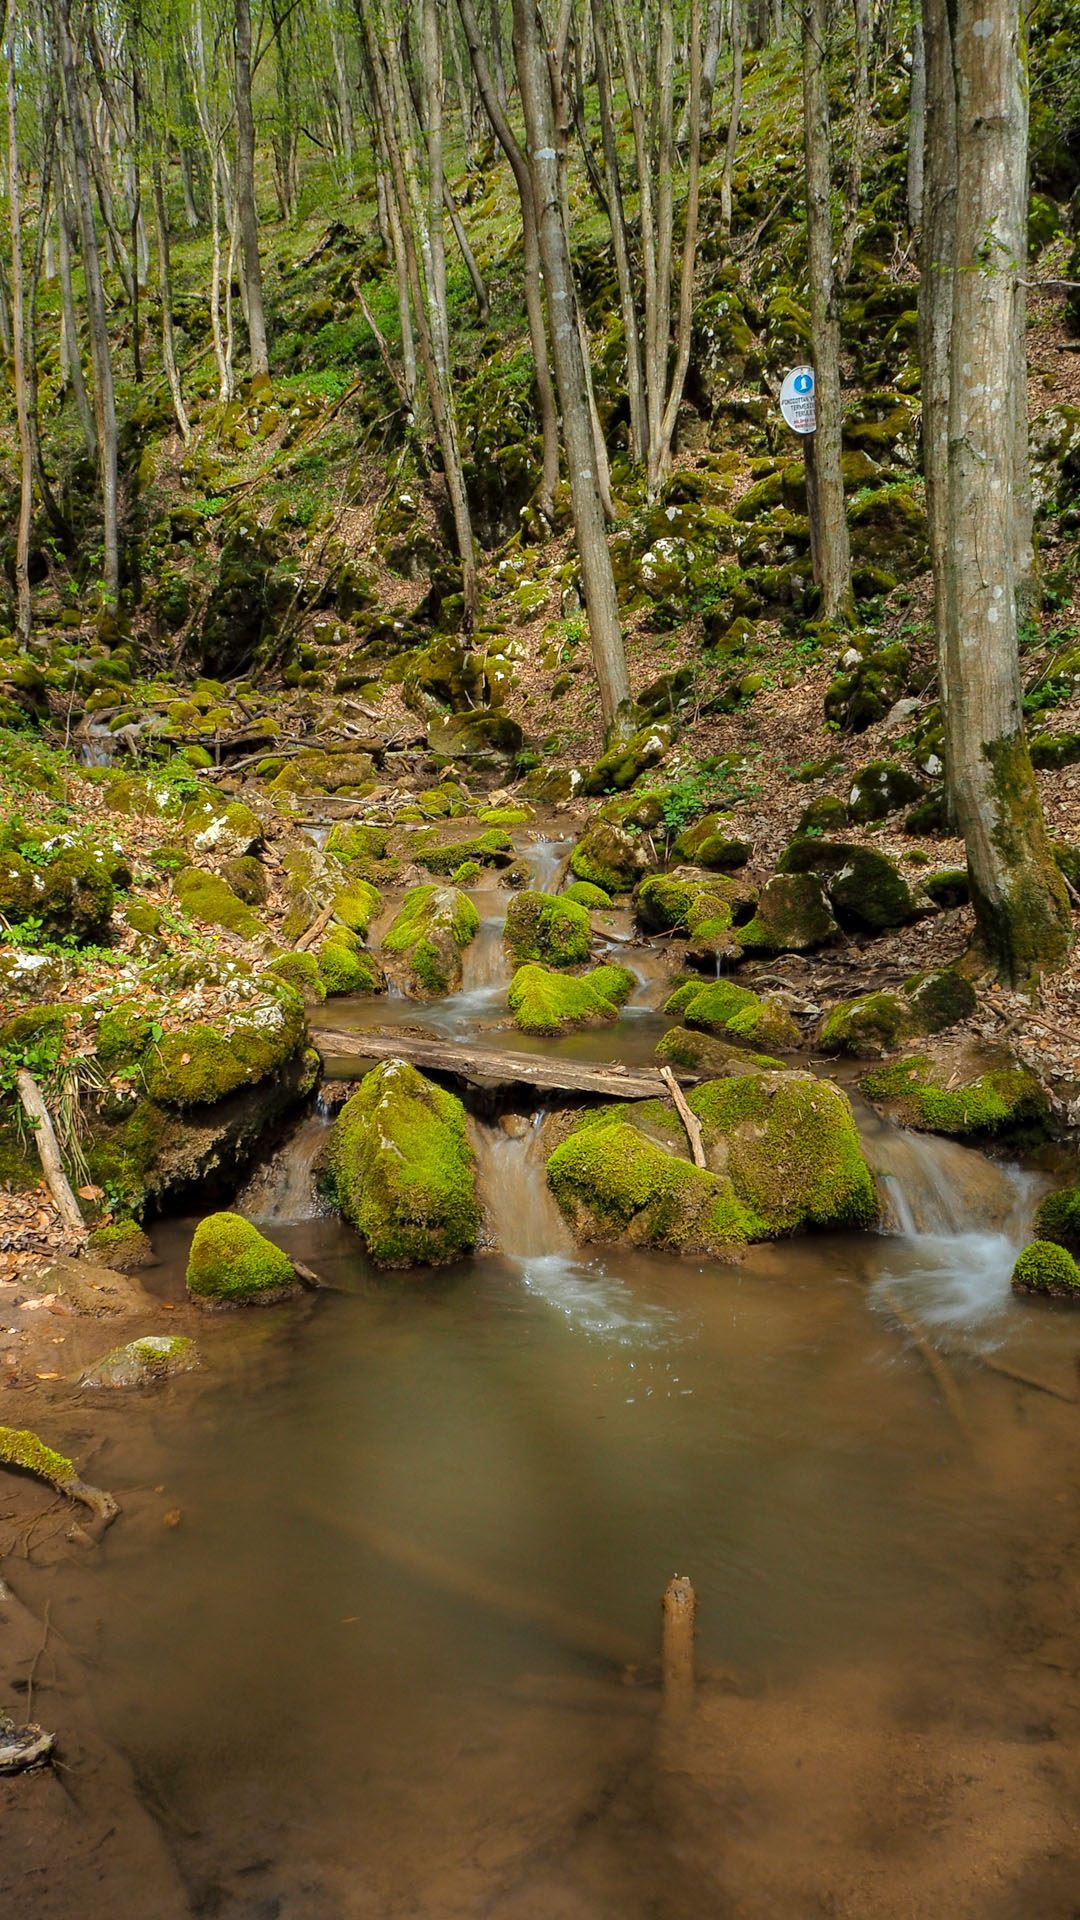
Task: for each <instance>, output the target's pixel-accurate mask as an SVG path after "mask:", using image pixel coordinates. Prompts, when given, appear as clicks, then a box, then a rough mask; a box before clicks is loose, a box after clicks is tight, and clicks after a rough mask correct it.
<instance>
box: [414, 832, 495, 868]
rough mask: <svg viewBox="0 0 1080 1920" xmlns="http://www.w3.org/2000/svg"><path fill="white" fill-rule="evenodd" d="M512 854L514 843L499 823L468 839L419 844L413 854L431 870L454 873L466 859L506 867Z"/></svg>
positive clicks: (421, 863) (488, 865) (423, 865)
mask: <svg viewBox="0 0 1080 1920" xmlns="http://www.w3.org/2000/svg"><path fill="white" fill-rule="evenodd" d="M513 857H514V843H513V841H512V840H511V838H510V835H509V834H508V833H504V832H503V831H502V830H501V829H500V828H499V827H488V829H487V831H486V832H485V833H480V834H477V835H476V836H475V837H474V838H473V839H471V840H447V841H439V842H436V843H434V844H431V845H424V846H421V847H418V848H417V850H416V858H417V860H418V861H419V862H420V865H421V866H422V867H427V868H428V870H429V872H431V873H445V874H451V873H456V872H457V870H458V868H459V867H460V866H461V865H462V864H463V863H464V862H466V861H469V862H472V861H475V862H476V863H477V864H478V865H479V866H482V867H507V866H509V865H510V862H511V860H512V859H513Z"/></svg>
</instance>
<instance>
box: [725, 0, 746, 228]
mask: <svg viewBox="0 0 1080 1920" xmlns="http://www.w3.org/2000/svg"><path fill="white" fill-rule="evenodd" d="M742 50H743V21H742V0H731V116H730V118H729V120H728V130H727V145H726V147H725V148H724V171H723V175H722V177H721V180H720V225H721V228H722V229H723V231H724V232H725V233H730V232H731V180H732V175H733V173H734V171H735V149H736V147H737V145H738V141H739V116H740V114H741V113H742Z"/></svg>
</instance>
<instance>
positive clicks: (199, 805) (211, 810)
mask: <svg viewBox="0 0 1080 1920" xmlns="http://www.w3.org/2000/svg"><path fill="white" fill-rule="evenodd" d="M181 824H182V825H183V828H184V831H185V833H190V834H191V835H192V845H193V847H194V850H195V852H196V853H212V854H216V855H217V856H218V857H219V858H224V857H228V858H230V859H235V858H237V857H238V856H239V855H242V854H248V853H255V852H257V850H258V848H259V847H261V846H262V843H263V830H262V822H261V821H260V819H259V817H258V815H257V814H255V813H252V811H251V808H250V807H245V806H244V805H243V803H242V801H239V800H230V801H225V800H224V799H223V798H222V796H221V795H219V794H202V795H200V796H199V798H198V799H197V800H189V802H188V804H187V806H186V807H185V808H184V811H183V814H182V816H181Z"/></svg>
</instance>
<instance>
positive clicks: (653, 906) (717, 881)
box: [634, 867, 758, 953]
mask: <svg viewBox="0 0 1080 1920" xmlns="http://www.w3.org/2000/svg"><path fill="white" fill-rule="evenodd" d="M757 898H758V893H757V888H756V887H753V886H751V885H749V883H747V882H745V881H742V880H733V879H732V878H731V877H730V876H729V875H727V874H716V873H705V872H703V871H701V870H700V869H695V868H693V867H677V868H676V869H675V870H674V872H672V873H656V874H650V876H649V878H648V879H647V880H643V881H642V883H641V885H640V887H639V888H638V890H637V893H636V894H635V896H634V912H635V914H636V916H637V919H638V922H639V924H640V925H641V926H642V927H643V928H644V930H645V932H646V933H677V934H685V935H686V937H687V939H688V940H690V941H692V942H693V943H694V944H695V945H699V946H704V945H705V944H706V943H707V942H708V940H709V938H710V936H711V935H715V936H720V935H725V936H726V935H729V930H730V928H731V927H732V926H733V925H734V923H735V920H736V919H741V920H745V919H747V918H748V916H749V915H750V913H751V912H752V911H753V908H754V907H755V905H756V904H757ZM721 949H722V950H726V951H730V952H732V953H735V952H737V948H736V946H735V943H734V941H733V940H731V939H730V937H729V938H727V939H726V940H725V941H723V942H721Z"/></svg>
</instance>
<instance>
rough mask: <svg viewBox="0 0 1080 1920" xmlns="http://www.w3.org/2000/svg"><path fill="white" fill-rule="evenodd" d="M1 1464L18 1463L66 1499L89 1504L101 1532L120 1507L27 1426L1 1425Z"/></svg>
mask: <svg viewBox="0 0 1080 1920" xmlns="http://www.w3.org/2000/svg"><path fill="white" fill-rule="evenodd" d="M0 1466H5V1467H19V1468H21V1470H22V1472H23V1473H32V1474H33V1475H34V1476H35V1477H36V1478H37V1479H38V1480H44V1481H45V1483H46V1485H47V1486H50V1487H55V1488H56V1491H57V1493H63V1494H66V1495H67V1497H68V1499H69V1500H79V1501H81V1502H82V1504H83V1506H84V1507H89V1508H90V1511H91V1513H92V1514H93V1515H94V1518H95V1520H96V1521H97V1523H98V1531H99V1532H100V1533H104V1531H105V1528H106V1527H108V1526H111V1525H112V1522H113V1521H114V1520H115V1519H116V1516H117V1514H118V1513H119V1511H120V1509H119V1507H118V1506H117V1504H116V1501H115V1500H114V1499H113V1497H112V1494H111V1493H106V1492H105V1491H104V1489H103V1488H101V1487H92V1486H90V1485H89V1484H88V1483H87V1482H86V1481H85V1480H80V1479H79V1476H78V1474H77V1473H76V1471H75V1465H74V1462H73V1461H71V1460H68V1459H67V1458H66V1456H65V1455H64V1454H62V1453H57V1452H56V1451H55V1449H54V1448H53V1447H47V1446H46V1445H45V1442H44V1441H43V1440H39V1439H38V1436H37V1434H36V1433H31V1432H30V1430H29V1428H26V1427H24V1428H22V1429H21V1430H20V1429H18V1428H15V1427H0Z"/></svg>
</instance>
